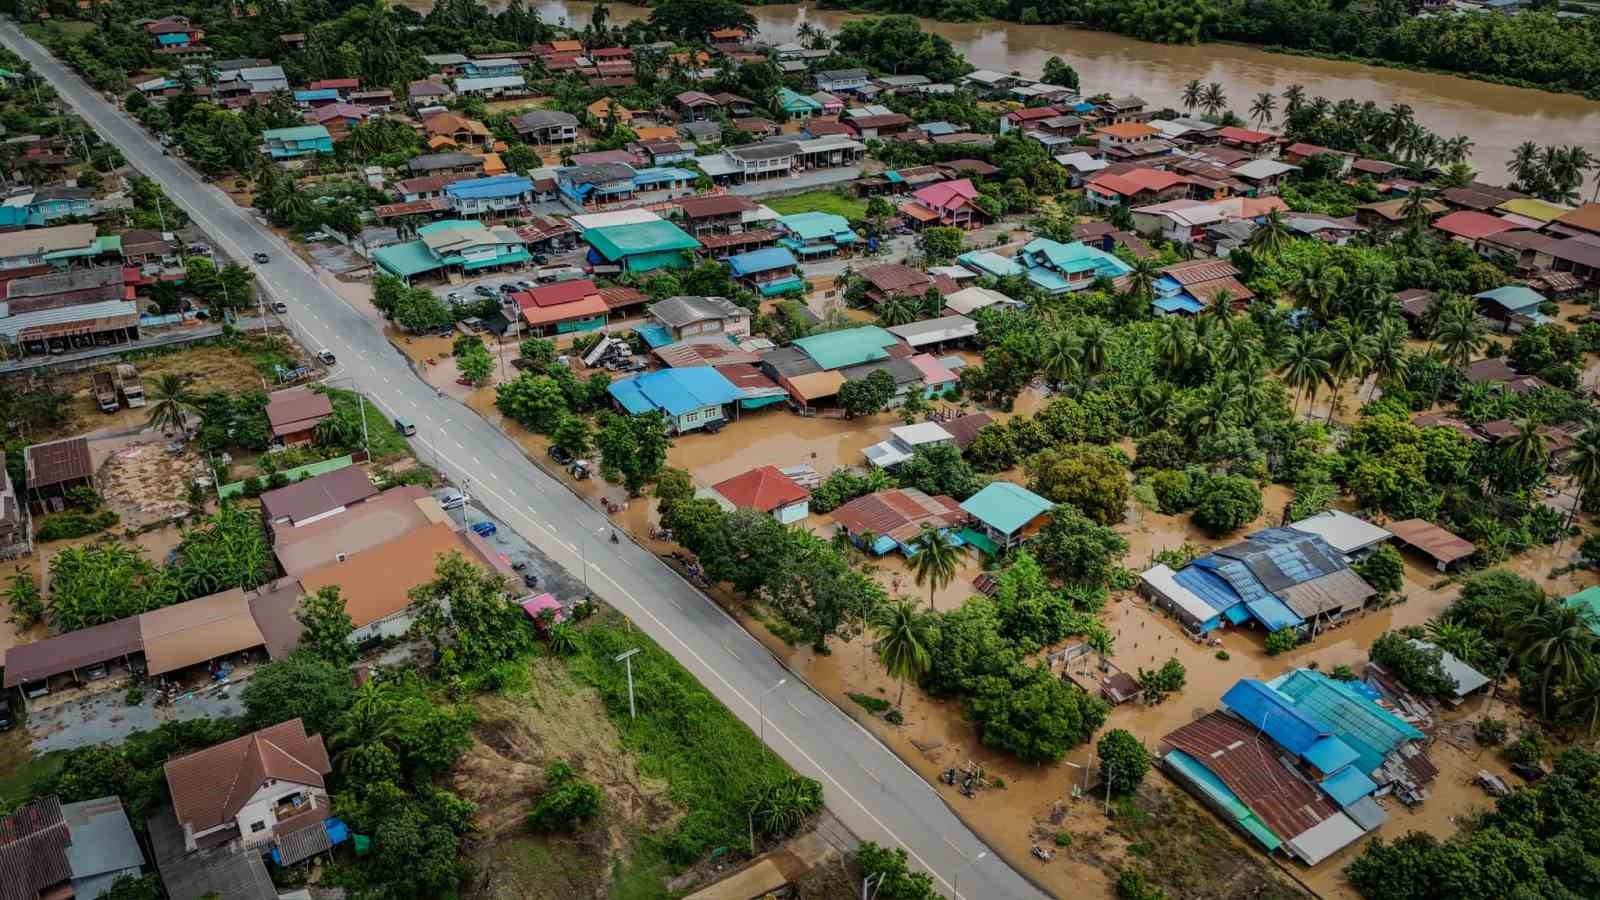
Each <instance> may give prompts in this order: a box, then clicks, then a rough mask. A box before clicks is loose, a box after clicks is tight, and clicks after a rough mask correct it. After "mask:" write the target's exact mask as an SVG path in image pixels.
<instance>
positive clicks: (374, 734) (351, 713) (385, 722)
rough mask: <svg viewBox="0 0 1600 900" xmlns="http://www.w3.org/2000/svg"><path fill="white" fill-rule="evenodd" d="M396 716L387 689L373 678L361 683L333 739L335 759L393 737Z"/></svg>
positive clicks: (383, 683) (352, 695) (391, 693)
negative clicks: (335, 750)
mask: <svg viewBox="0 0 1600 900" xmlns="http://www.w3.org/2000/svg"><path fill="white" fill-rule="evenodd" d="M395 713H396V709H395V702H394V696H393V692H392V691H391V690H390V688H389V685H388V684H387V683H385V682H381V681H378V680H377V679H375V678H368V679H367V680H366V681H363V682H362V683H361V686H360V687H358V688H356V689H355V691H354V692H352V694H351V700H350V708H349V709H348V710H346V711H345V714H344V719H343V720H342V721H341V722H340V724H339V731H338V733H337V734H335V735H334V736H333V745H334V746H335V747H338V748H339V751H338V752H337V753H336V754H335V755H334V758H335V759H338V758H340V757H343V756H345V755H346V754H348V753H349V752H350V751H352V750H355V749H356V748H358V747H364V746H366V745H368V744H373V743H376V742H378V741H384V740H388V739H389V738H391V737H393V736H394V735H395V733H396V722H395Z"/></svg>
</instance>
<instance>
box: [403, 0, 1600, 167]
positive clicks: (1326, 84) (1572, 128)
mask: <svg viewBox="0 0 1600 900" xmlns="http://www.w3.org/2000/svg"><path fill="white" fill-rule="evenodd" d="M404 2H406V3H407V5H410V6H412V7H413V8H416V9H423V10H425V9H427V8H429V7H430V6H431V5H432V2H431V0H404ZM531 5H532V6H533V8H534V9H535V10H537V12H538V13H539V16H540V18H542V19H544V20H545V21H550V22H559V21H565V22H566V23H567V24H569V25H576V26H582V25H584V24H587V23H588V21H589V16H590V13H591V12H592V10H593V9H594V4H593V3H586V2H578V0H535V2H534V3H532V4H531ZM489 6H490V7H491V8H499V7H501V6H504V3H503V2H501V0H489ZM609 10H610V20H611V21H612V22H613V23H624V22H628V21H631V20H633V19H638V18H642V17H644V16H646V15H648V14H649V10H648V9H646V8H643V7H638V6H628V5H623V4H610V5H609ZM749 11H750V13H751V15H753V16H755V18H756V23H757V26H758V28H759V30H760V35H761V37H762V39H763V40H766V41H770V42H772V43H782V42H784V41H790V40H794V38H795V35H796V33H797V31H798V30H799V28H800V26H801V24H802V23H806V22H809V23H811V24H812V25H814V26H817V27H819V28H822V29H823V30H825V31H829V32H837V31H838V30H839V29H840V28H841V27H842V26H843V24H844V23H845V22H847V21H849V20H851V19H854V18H860V16H858V15H856V14H852V13H843V12H837V11H833V10H819V9H812V8H810V7H807V6H798V5H781V6H777V5H775V6H752V7H749ZM922 24H923V27H924V28H925V29H926V30H928V31H931V32H933V33H935V34H939V35H943V36H944V37H945V38H947V39H948V40H949V41H950V43H951V44H952V45H953V46H954V47H955V49H957V50H959V51H960V52H961V53H962V54H964V55H965V56H966V58H967V60H968V61H969V62H971V63H972V64H973V65H974V66H977V67H979V68H985V69H994V70H998V71H1002V72H1010V71H1018V72H1021V73H1023V74H1026V75H1032V76H1037V75H1038V74H1039V73H1040V72H1041V71H1043V69H1044V63H1045V60H1047V59H1049V58H1050V57H1051V56H1060V57H1061V58H1062V59H1064V60H1066V61H1067V63H1068V64H1070V65H1071V66H1072V67H1073V68H1074V69H1076V70H1077V72H1078V75H1079V77H1080V79H1081V80H1082V83H1083V85H1084V87H1085V88H1086V89H1088V90H1091V91H1105V92H1107V93H1112V94H1119V95H1122V94H1137V95H1138V96H1140V97H1143V98H1145V99H1146V100H1148V101H1149V102H1150V103H1152V104H1154V105H1158V106H1173V107H1176V106H1177V104H1178V102H1179V101H1178V95H1179V93H1180V92H1181V91H1182V89H1183V85H1184V84H1185V83H1187V82H1188V81H1190V80H1191V79H1196V78H1197V79H1199V80H1200V81H1202V82H1212V81H1216V82H1219V83H1221V84H1222V86H1223V88H1224V89H1225V90H1226V92H1227V95H1228V98H1229V99H1230V100H1231V101H1232V106H1233V108H1234V110H1235V111H1236V112H1238V113H1239V114H1240V115H1241V116H1242V115H1244V114H1245V112H1246V110H1247V108H1248V106H1249V104H1250V100H1251V98H1253V97H1254V96H1255V95H1256V94H1259V93H1261V92H1262V91H1271V92H1273V93H1277V94H1281V93H1282V92H1283V89H1284V88H1286V87H1288V86H1289V85H1291V84H1299V85H1302V86H1304V87H1305V89H1306V93H1307V94H1308V95H1310V96H1313V97H1315V96H1319V95H1320V96H1324V97H1327V98H1328V99H1330V100H1340V99H1343V98H1346V97H1349V98H1351V99H1354V100H1356V101H1358V102H1364V101H1367V100H1371V101H1373V102H1374V103H1377V104H1378V105H1379V106H1383V107H1388V106H1389V105H1391V104H1395V103H1403V104H1406V105H1408V106H1410V107H1411V108H1412V110H1413V111H1414V112H1415V114H1416V118H1417V121H1418V122H1420V123H1421V124H1422V125H1424V126H1426V127H1427V128H1429V129H1430V130H1432V131H1434V132H1436V133H1438V134H1440V135H1442V136H1444V137H1451V136H1454V135H1457V134H1465V135H1468V136H1469V137H1471V138H1472V140H1473V142H1474V147H1473V151H1472V159H1473V163H1474V164H1475V165H1477V167H1478V168H1479V170H1480V171H1482V172H1483V174H1484V177H1485V179H1486V180H1488V181H1491V182H1503V181H1506V180H1508V178H1509V176H1507V175H1506V174H1505V171H1506V169H1505V167H1506V162H1507V161H1508V160H1510V158H1511V151H1512V148H1514V147H1516V145H1518V144H1520V143H1522V142H1523V141H1529V140H1531V141H1536V142H1541V143H1543V142H1546V141H1550V142H1562V143H1566V142H1569V141H1570V142H1575V143H1579V144H1582V145H1583V146H1584V147H1586V148H1588V149H1589V150H1590V151H1591V152H1594V153H1600V102H1595V101H1593V100H1587V99H1584V98H1583V97H1579V96H1577V95H1573V94H1555V93H1549V92H1546V91H1536V90H1529V89H1526V88H1516V87H1507V86H1505V85H1498V84H1491V83H1489V82H1485V81H1474V80H1471V79H1467V78H1457V77H1455V76H1452V75H1437V74H1431V73H1426V72H1412V71H1408V70H1405V69H1387V68H1383V67H1380V66H1368V65H1363V64H1361V63H1351V62H1338V61H1335V60H1327V59H1316V58H1312V57H1300V56H1289V55H1285V54H1279V53H1268V52H1266V51H1264V50H1257V49H1253V48H1249V47H1240V46H1233V45H1228V44H1203V45H1200V46H1195V47H1188V46H1172V45H1167V44H1151V43H1146V42H1144V41H1138V40H1134V39H1133V38H1128V37H1123V36H1121V35H1116V34H1110V33H1106V32H1099V31H1086V30H1083V29H1078V28H1072V27H1069V26H1064V25H1017V24H1014V23H1009V22H976V23H955V22H936V21H933V20H931V19H924V20H923V23H922Z"/></svg>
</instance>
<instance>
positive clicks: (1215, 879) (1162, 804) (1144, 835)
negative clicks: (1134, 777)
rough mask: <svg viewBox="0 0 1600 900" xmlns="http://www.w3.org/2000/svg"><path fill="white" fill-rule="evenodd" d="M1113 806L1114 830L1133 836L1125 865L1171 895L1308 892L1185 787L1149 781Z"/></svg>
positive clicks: (1289, 898)
mask: <svg viewBox="0 0 1600 900" xmlns="http://www.w3.org/2000/svg"><path fill="white" fill-rule="evenodd" d="M1152 780H1153V779H1152ZM1112 809H1113V813H1112V830H1113V831H1114V832H1116V833H1117V834H1119V835H1121V836H1122V837H1123V838H1125V839H1126V840H1127V841H1128V848H1127V853H1128V858H1127V862H1126V864H1125V865H1124V866H1123V869H1124V871H1125V872H1133V873H1135V874H1136V876H1143V878H1144V880H1145V882H1146V883H1148V884H1149V885H1150V886H1151V887H1153V888H1159V889H1161V890H1163V891H1165V892H1166V896H1169V897H1184V898H1192V900H1231V898H1234V897H1259V898H1261V900H1302V898H1304V897H1305V896H1306V894H1305V893H1304V892H1302V891H1301V890H1299V889H1298V888H1296V887H1295V886H1294V885H1293V884H1290V883H1289V882H1287V881H1285V880H1284V879H1283V878H1282V877H1280V876H1279V875H1278V873H1277V872H1275V871H1274V870H1273V869H1272V867H1271V866H1269V865H1267V864H1264V863H1262V862H1261V861H1260V860H1259V859H1257V858H1256V857H1255V855H1254V854H1252V853H1251V852H1250V851H1249V850H1248V849H1246V848H1245V847H1243V846H1241V844H1240V842H1239V841H1238V840H1235V839H1233V838H1232V836H1231V835H1230V834H1229V833H1228V832H1227V831H1226V830H1225V828H1224V826H1223V825H1222V824H1221V823H1219V822H1218V821H1217V820H1216V818H1215V817H1214V816H1212V815H1211V814H1210V813H1209V812H1207V811H1206V810H1205V809H1204V808H1202V807H1201V806H1200V804H1198V803H1196V802H1194V801H1193V800H1192V799H1190V798H1189V797H1188V796H1187V795H1186V794H1184V793H1182V792H1181V791H1178V790H1175V789H1172V788H1167V787H1164V786H1161V785H1159V784H1155V783H1151V782H1147V783H1145V784H1144V785H1143V786H1142V787H1140V788H1139V791H1138V793H1136V794H1134V795H1133V796H1131V797H1124V798H1121V799H1119V800H1117V801H1116V803H1115V804H1114V805H1113V806H1112Z"/></svg>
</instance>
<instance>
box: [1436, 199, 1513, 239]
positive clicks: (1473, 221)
mask: <svg viewBox="0 0 1600 900" xmlns="http://www.w3.org/2000/svg"><path fill="white" fill-rule="evenodd" d="M1432 227H1433V228H1434V229H1435V230H1436V231H1438V232H1439V233H1440V234H1441V235H1442V236H1443V237H1444V238H1446V239H1448V240H1452V241H1460V242H1461V243H1463V244H1466V245H1467V246H1469V247H1472V248H1473V249H1477V247H1478V242H1479V241H1481V240H1483V239H1484V238H1489V237H1493V236H1494V235H1497V234H1499V233H1501V232H1503V231H1510V230H1512V229H1514V228H1516V227H1517V226H1516V225H1515V224H1513V223H1512V222H1509V221H1507V220H1506V219H1502V218H1500V217H1499V216H1491V215H1489V214H1488V213H1483V212H1478V211H1476V210H1470V209H1463V210H1457V211H1455V212H1451V213H1446V214H1444V215H1442V216H1440V217H1439V218H1437V219H1435V220H1434V221H1433V225H1432Z"/></svg>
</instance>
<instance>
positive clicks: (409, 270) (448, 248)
mask: <svg viewBox="0 0 1600 900" xmlns="http://www.w3.org/2000/svg"><path fill="white" fill-rule="evenodd" d="M532 259H533V257H531V256H529V255H528V248H527V244H526V243H525V242H524V241H523V239H522V237H521V236H519V235H518V234H517V232H516V231H514V230H512V229H510V228H506V227H504V226H495V227H492V228H486V227H484V226H483V225H481V224H479V223H478V222H468V221H463V220H461V219H447V220H445V221H443V222H433V223H431V224H428V225H424V226H422V227H421V228H418V229H417V239H416V240H414V241H407V242H405V243H403V244H390V245H389V246H387V247H379V248H378V249H376V250H374V251H372V261H373V262H374V263H376V264H377V266H378V268H380V269H382V270H383V271H385V272H387V273H389V274H390V275H393V276H395V277H397V278H399V279H401V280H402V281H404V282H406V283H407V284H410V283H411V279H413V278H415V277H417V276H419V275H426V274H430V273H435V272H437V273H440V274H443V273H446V272H448V271H450V270H452V269H455V270H459V271H460V272H462V273H463V274H466V273H472V272H482V271H486V270H489V269H496V268H502V267H505V266H515V265H525V264H527V263H528V262H530V261H532Z"/></svg>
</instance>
